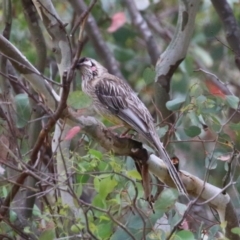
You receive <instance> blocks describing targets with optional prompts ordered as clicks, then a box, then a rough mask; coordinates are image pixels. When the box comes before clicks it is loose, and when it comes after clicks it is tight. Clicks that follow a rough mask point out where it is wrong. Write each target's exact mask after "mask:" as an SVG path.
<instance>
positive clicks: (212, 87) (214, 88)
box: [205, 79, 226, 99]
mask: <svg viewBox="0 0 240 240" xmlns="http://www.w3.org/2000/svg"><path fill="white" fill-rule="evenodd" d="M205 84H206V86H207V88H208V91H209V92H210V93H211V94H212V95H214V96H218V97H220V98H223V99H224V98H225V97H226V94H225V93H224V92H223V91H222V90H221V88H220V87H219V86H218V85H217V84H215V83H214V82H213V81H211V80H209V79H206V81H205Z"/></svg>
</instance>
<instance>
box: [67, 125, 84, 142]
mask: <svg viewBox="0 0 240 240" xmlns="http://www.w3.org/2000/svg"><path fill="white" fill-rule="evenodd" d="M80 130H81V128H80V127H78V126H75V127H73V128H71V129H70V130H69V131H68V133H67V134H66V137H65V138H64V140H70V139H72V138H73V137H74V136H75V135H76V134H77V133H79V132H80Z"/></svg>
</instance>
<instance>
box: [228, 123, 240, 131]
mask: <svg viewBox="0 0 240 240" xmlns="http://www.w3.org/2000/svg"><path fill="white" fill-rule="evenodd" d="M229 127H230V129H232V130H234V131H240V123H231V124H229Z"/></svg>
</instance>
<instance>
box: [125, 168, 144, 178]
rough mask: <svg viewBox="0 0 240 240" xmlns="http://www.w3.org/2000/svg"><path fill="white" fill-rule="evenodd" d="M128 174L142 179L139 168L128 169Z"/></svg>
mask: <svg viewBox="0 0 240 240" xmlns="http://www.w3.org/2000/svg"><path fill="white" fill-rule="evenodd" d="M127 176H128V177H131V178H135V179H136V180H142V177H141V175H140V174H139V172H138V171H137V170H130V171H127Z"/></svg>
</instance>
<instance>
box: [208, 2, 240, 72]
mask: <svg viewBox="0 0 240 240" xmlns="http://www.w3.org/2000/svg"><path fill="white" fill-rule="evenodd" d="M211 1H212V5H213V7H214V8H215V10H216V12H217V14H218V16H219V18H220V20H221V22H222V24H223V28H224V30H225V34H226V39H227V42H228V44H229V46H230V47H231V49H232V50H233V51H234V53H235V64H236V66H237V67H238V69H239V70H240V44H239V39H240V28H239V26H238V23H237V21H236V19H235V17H234V15H233V11H232V9H231V7H230V5H229V3H228V2H227V1H226V0H211Z"/></svg>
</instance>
